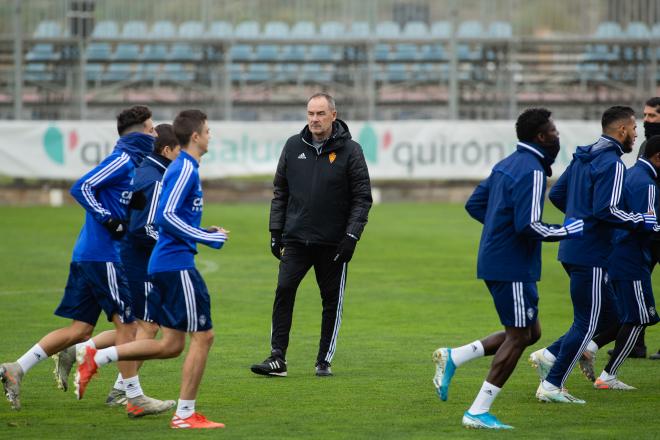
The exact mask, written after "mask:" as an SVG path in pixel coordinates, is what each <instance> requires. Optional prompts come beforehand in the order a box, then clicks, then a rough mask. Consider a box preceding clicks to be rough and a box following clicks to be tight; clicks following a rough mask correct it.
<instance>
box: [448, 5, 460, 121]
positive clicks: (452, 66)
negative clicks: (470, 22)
mask: <svg viewBox="0 0 660 440" xmlns="http://www.w3.org/2000/svg"><path fill="white" fill-rule="evenodd" d="M449 17H450V18H451V20H450V21H451V36H450V37H449V103H448V104H449V119H452V120H456V119H458V54H457V53H456V46H457V44H456V32H457V31H458V29H457V28H458V4H457V1H456V0H452V2H451V6H450V7H449Z"/></svg>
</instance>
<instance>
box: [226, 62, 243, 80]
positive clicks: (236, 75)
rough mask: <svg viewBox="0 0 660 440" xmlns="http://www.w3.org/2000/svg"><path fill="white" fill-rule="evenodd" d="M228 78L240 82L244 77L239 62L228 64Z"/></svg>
mask: <svg viewBox="0 0 660 440" xmlns="http://www.w3.org/2000/svg"><path fill="white" fill-rule="evenodd" d="M229 79H230V80H231V82H240V81H243V80H244V79H245V77H244V75H243V66H242V65H241V64H234V63H232V64H230V65H229Z"/></svg>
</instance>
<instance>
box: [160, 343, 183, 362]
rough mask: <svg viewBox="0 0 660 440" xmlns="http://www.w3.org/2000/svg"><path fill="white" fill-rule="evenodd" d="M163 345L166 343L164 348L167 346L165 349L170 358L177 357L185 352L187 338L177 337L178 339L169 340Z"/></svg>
mask: <svg viewBox="0 0 660 440" xmlns="http://www.w3.org/2000/svg"><path fill="white" fill-rule="evenodd" d="M163 345H164V348H165V350H164V352H165V353H164V354H165V356H166V357H168V358H175V357H178V356H179V355H180V354H181V353H182V352H183V349H184V348H185V346H186V340H185V339H181V340H179V339H176V340H172V341H169V342H168V343H167V344H163Z"/></svg>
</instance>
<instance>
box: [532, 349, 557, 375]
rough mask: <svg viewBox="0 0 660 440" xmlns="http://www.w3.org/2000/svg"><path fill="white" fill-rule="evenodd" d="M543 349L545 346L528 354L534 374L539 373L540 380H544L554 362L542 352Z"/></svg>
mask: <svg viewBox="0 0 660 440" xmlns="http://www.w3.org/2000/svg"><path fill="white" fill-rule="evenodd" d="M544 350H545V347H544V348H542V349H540V350H536V351H535V352H534V353H532V354H530V355H529V363H530V364H531V365H532V367H534V368H536V374H538V375H539V379H541V380H545V378H546V377H548V373H550V370H551V369H552V366H553V365H554V364H555V363H554V362H553V361H551V360H550V359H548V358H547V357H545V355H544V354H543V351H544Z"/></svg>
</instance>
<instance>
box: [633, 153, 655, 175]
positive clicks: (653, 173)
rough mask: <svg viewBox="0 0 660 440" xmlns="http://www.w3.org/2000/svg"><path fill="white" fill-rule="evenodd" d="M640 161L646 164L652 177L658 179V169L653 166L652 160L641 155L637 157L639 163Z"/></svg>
mask: <svg viewBox="0 0 660 440" xmlns="http://www.w3.org/2000/svg"><path fill="white" fill-rule="evenodd" d="M639 162H641V163H643V164H644V165H646V166H647V167H648V170H649V174H650V175H651V177H653V178H654V179H656V180H657V179H658V171H657V170H656V169H655V167H654V166H653V164H652V163H651V162H649V161H648V160H646V159H644V158H643V157H640V158H639V159H637V163H639Z"/></svg>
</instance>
